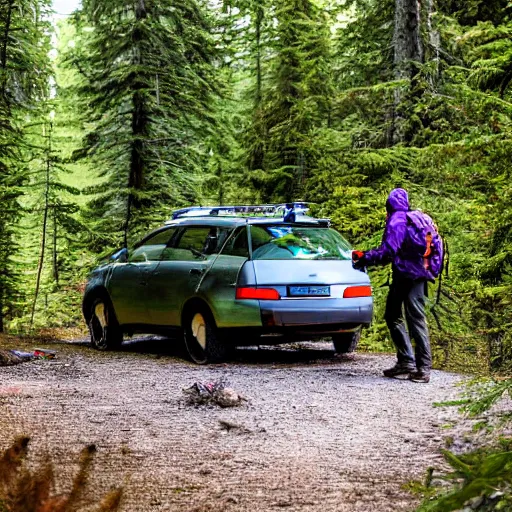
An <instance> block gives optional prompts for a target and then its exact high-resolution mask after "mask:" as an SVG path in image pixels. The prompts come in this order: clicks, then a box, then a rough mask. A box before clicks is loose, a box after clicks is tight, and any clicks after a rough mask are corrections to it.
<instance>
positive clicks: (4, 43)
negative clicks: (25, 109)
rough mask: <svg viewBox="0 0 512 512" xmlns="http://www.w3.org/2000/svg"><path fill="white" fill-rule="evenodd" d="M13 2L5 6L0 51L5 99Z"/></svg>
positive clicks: (0, 86)
mask: <svg viewBox="0 0 512 512" xmlns="http://www.w3.org/2000/svg"><path fill="white" fill-rule="evenodd" d="M13 6H14V0H9V3H8V5H7V15H6V17H5V27H4V34H3V38H2V48H1V49H0V67H1V68H2V83H1V84H0V88H1V93H2V96H4V97H5V90H6V87H7V47H8V46H9V32H10V30H11V19H12V9H13Z"/></svg>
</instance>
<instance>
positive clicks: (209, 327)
mask: <svg viewBox="0 0 512 512" xmlns="http://www.w3.org/2000/svg"><path fill="white" fill-rule="evenodd" d="M183 331H184V336H185V347H186V349H187V352H188V355H189V356H190V359H192V361H193V362H194V363H197V364H208V363H220V362H222V361H224V359H225V358H226V354H227V351H228V348H227V346H226V345H224V344H223V343H222V342H220V341H219V338H218V330H217V326H216V325H215V321H214V319H213V316H212V314H211V313H210V312H209V311H207V310H206V309H197V310H194V311H192V313H191V314H189V315H187V316H186V317H185V322H184V326H183Z"/></svg>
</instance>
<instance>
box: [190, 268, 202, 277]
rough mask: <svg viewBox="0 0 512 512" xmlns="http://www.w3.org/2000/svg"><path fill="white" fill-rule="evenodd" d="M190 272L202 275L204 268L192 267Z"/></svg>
mask: <svg viewBox="0 0 512 512" xmlns="http://www.w3.org/2000/svg"><path fill="white" fill-rule="evenodd" d="M189 274H190V275H192V276H200V275H202V274H204V268H191V269H190V272H189Z"/></svg>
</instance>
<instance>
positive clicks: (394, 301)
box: [384, 274, 432, 370]
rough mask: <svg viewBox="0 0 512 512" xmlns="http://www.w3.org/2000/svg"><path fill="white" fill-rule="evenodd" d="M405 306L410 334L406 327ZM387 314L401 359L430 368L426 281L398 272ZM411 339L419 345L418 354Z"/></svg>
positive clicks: (391, 291)
mask: <svg viewBox="0 0 512 512" xmlns="http://www.w3.org/2000/svg"><path fill="white" fill-rule="evenodd" d="M403 309H405V320H406V321H407V327H408V328H409V333H410V337H409V334H407V330H406V328H405V322H404V315H403ZM384 317H385V320H386V323H387V326H388V328H389V332H390V333H391V339H392V340H393V343H394V344H395V347H396V351H397V358H398V362H399V363H400V364H403V365H411V366H416V367H417V368H418V369H420V368H421V369H425V370H430V368H432V353H431V350H430V339H429V334H428V326H427V318H426V315H425V281H423V280H417V281H413V280H412V279H405V278H403V277H399V276H397V275H396V274H395V275H394V276H393V282H392V283H391V285H390V287H389V294H388V298H387V302H386V313H385V315H384ZM411 338H412V339H413V340H414V342H415V345H416V354H415V353H414V351H413V348H412V345H411Z"/></svg>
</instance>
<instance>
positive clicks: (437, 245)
mask: <svg viewBox="0 0 512 512" xmlns="http://www.w3.org/2000/svg"><path fill="white" fill-rule="evenodd" d="M402 252H403V254H404V255H405V256H406V257H407V256H408V257H410V258H412V259H416V258H418V257H421V258H423V266H424V267H425V270H426V271H428V272H430V273H431V274H432V276H433V277H434V278H436V277H438V276H439V275H440V274H441V272H442V270H443V257H444V246H443V239H442V238H441V236H440V235H439V233H438V231H437V227H436V225H435V224H434V221H433V220H432V219H431V218H430V217H429V216H428V215H427V214H426V213H423V212H422V211H419V210H413V211H410V212H407V234H406V237H405V240H404V244H403V246H402Z"/></svg>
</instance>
